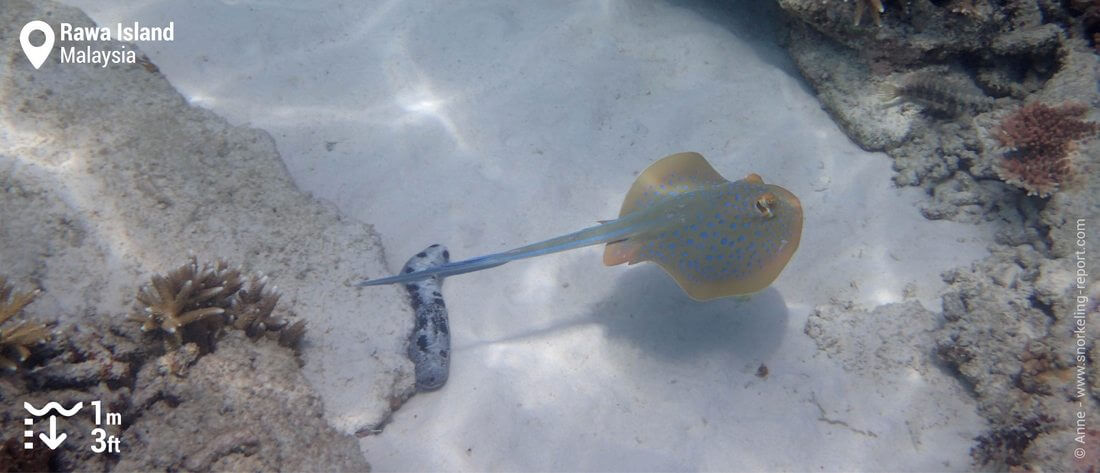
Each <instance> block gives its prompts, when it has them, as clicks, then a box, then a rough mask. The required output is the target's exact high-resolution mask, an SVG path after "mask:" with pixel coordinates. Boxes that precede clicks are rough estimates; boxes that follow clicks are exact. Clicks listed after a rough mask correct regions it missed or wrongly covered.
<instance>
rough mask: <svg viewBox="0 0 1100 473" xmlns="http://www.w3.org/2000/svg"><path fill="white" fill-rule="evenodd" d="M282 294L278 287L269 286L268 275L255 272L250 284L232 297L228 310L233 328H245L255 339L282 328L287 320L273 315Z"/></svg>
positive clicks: (246, 333) (246, 332) (249, 336)
mask: <svg viewBox="0 0 1100 473" xmlns="http://www.w3.org/2000/svg"><path fill="white" fill-rule="evenodd" d="M280 295H281V294H280V293H279V289H278V288H276V287H275V286H271V287H268V286H267V276H264V275H263V274H253V275H252V276H251V277H250V278H249V281H248V285H247V286H245V287H244V288H241V290H240V291H237V294H235V295H234V296H233V298H232V299H230V302H229V309H228V311H226V314H227V315H229V322H230V323H231V324H233V328H236V329H239V330H244V333H245V335H248V338H251V339H253V340H255V339H257V338H260V336H262V335H263V334H264V333H265V332H267V331H272V332H277V331H279V330H282V329H283V327H285V326H286V320H283V319H280V318H278V317H274V316H272V312H273V311H274V310H275V304H276V303H278V302H279V296H280Z"/></svg>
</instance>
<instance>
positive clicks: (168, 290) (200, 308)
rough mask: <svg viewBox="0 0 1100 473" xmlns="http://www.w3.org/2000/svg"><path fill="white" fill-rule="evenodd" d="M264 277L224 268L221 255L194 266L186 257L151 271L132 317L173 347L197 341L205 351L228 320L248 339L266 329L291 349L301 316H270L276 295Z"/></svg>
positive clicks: (299, 330) (300, 326)
mask: <svg viewBox="0 0 1100 473" xmlns="http://www.w3.org/2000/svg"><path fill="white" fill-rule="evenodd" d="M246 281H247V283H246ZM267 282H268V278H267V276H264V275H263V274H259V273H256V274H251V275H249V276H248V277H247V278H245V277H244V276H242V273H241V270H240V269H239V268H230V267H229V265H228V264H227V263H226V262H225V261H222V260H218V261H217V262H215V263H214V264H213V265H203V266H202V267H201V268H200V267H199V264H198V262H197V261H196V259H195V258H194V257H192V258H191V262H190V263H188V264H185V265H183V266H181V267H179V268H177V269H176V270H174V271H172V272H169V273H168V274H167V275H164V276H161V275H157V276H154V277H153V280H152V282H151V283H150V284H148V285H146V286H143V287H142V288H141V289H140V290H139V291H138V295H137V300H138V302H139V303H140V305H141V306H142V307H141V314H140V315H139V316H137V317H135V318H136V319H137V320H138V321H140V322H142V331H145V332H154V333H162V334H166V335H168V337H166V338H167V340H166V341H167V342H168V344H169V346H170V347H173V348H175V347H179V346H180V345H183V344H185V343H197V344H198V345H199V349H200V352H201V353H209V352H211V351H213V349H214V342H215V340H216V339H217V337H218V336H219V335H220V334H221V332H222V330H223V329H224V328H225V327H226V325H228V326H229V327H230V328H235V329H239V330H242V331H244V332H245V334H246V335H247V336H248V337H249V338H251V339H253V340H256V339H258V338H259V337H261V336H263V335H265V334H267V335H270V338H274V339H277V340H278V341H279V344H280V345H283V346H286V347H289V348H292V349H295V350H297V348H298V343H299V342H300V341H301V339H302V336H303V334H304V333H305V321H304V320H300V321H298V322H297V323H295V324H292V325H289V326H288V325H287V322H286V320H285V319H282V318H278V317H275V316H274V315H273V312H274V310H275V305H276V304H277V303H278V302H279V296H280V294H279V291H278V289H277V288H275V287H274V286H272V287H268V286H267ZM246 284H247V285H246Z"/></svg>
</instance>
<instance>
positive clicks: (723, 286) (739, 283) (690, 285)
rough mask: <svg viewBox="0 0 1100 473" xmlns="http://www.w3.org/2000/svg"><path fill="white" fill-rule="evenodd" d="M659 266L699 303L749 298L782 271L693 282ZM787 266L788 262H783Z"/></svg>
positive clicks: (659, 264) (680, 274) (674, 269)
mask: <svg viewBox="0 0 1100 473" xmlns="http://www.w3.org/2000/svg"><path fill="white" fill-rule="evenodd" d="M656 263H657V265H658V266H660V267H661V269H663V270H665V272H666V273H668V275H669V276H672V279H673V280H674V281H676V284H677V285H679V286H680V289H683V290H684V292H685V293H687V295H688V297H691V298H692V299H694V300H697V301H709V300H711V299H718V298H721V297H736V296H748V295H751V294H753V293H755V292H760V291H762V290H764V289H765V288H767V287H768V286H769V285H770V284H771V283H772V281H775V278H776V277H778V276H779V271H782V269H783V268H782V266H780V268H779V271H775V272H774V273H773V272H771V271H761V272H759V273H757V274H754V275H752V276H751V277H745V278H728V279H719V280H712V281H692V280H691V279H690V278H688V277H687V275H686V274H683V273H681V272H680V271H678V270H677V269H676V268H673V267H670V266H669V265H665V264H663V263H661V262H659V261H656ZM783 265H786V261H784V262H783Z"/></svg>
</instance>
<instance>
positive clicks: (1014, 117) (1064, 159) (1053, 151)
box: [995, 102, 1100, 197]
mask: <svg viewBox="0 0 1100 473" xmlns="http://www.w3.org/2000/svg"><path fill="white" fill-rule="evenodd" d="M1086 113H1088V107H1085V106H1084V105H1083V104H1079V103H1065V104H1062V105H1060V106H1057V107H1051V106H1048V105H1045V104H1043V103H1040V102H1031V103H1029V104H1027V105H1024V106H1023V107H1021V108H1020V109H1018V110H1016V111H1015V112H1013V113H1011V114H1009V115H1008V116H1007V117H1005V118H1004V119H1003V120H1002V121H1001V123H1000V124H999V125H998V127H997V129H996V131H995V136H996V138H997V140H998V141H1000V143H1001V145H1002V146H1004V147H1006V148H1008V149H1010V150H1011V151H1012V152H1010V153H1008V154H1006V155H1005V159H1004V160H1002V161H1001V163H1000V165H999V166H997V174H998V175H1000V177H1001V178H1002V179H1004V180H1005V182H1008V183H1010V184H1014V185H1016V186H1019V187H1021V188H1023V189H1025V190H1027V193H1028V195H1038V196H1041V197H1046V196H1049V195H1050V194H1051V193H1052V192H1054V191H1055V190H1057V189H1058V186H1059V185H1061V184H1063V183H1064V182H1066V181H1067V180H1068V179H1069V178H1070V177H1071V175H1072V164H1071V159H1070V158H1071V155H1070V153H1071V152H1072V151H1073V150H1074V144H1075V142H1076V141H1077V140H1080V139H1082V138H1085V137H1088V136H1091V135H1093V134H1095V133H1097V132H1098V131H1100V124H1097V123H1095V122H1089V121H1084V120H1080V119H1079V117H1081V116H1083V115H1085V114H1086Z"/></svg>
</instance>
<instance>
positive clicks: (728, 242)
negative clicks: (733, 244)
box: [722, 238, 730, 246]
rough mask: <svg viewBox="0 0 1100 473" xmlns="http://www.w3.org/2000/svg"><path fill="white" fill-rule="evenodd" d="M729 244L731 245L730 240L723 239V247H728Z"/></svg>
mask: <svg viewBox="0 0 1100 473" xmlns="http://www.w3.org/2000/svg"><path fill="white" fill-rule="evenodd" d="M728 244H730V240H729V239H728V238H723V239H722V246H726V245H728Z"/></svg>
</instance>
